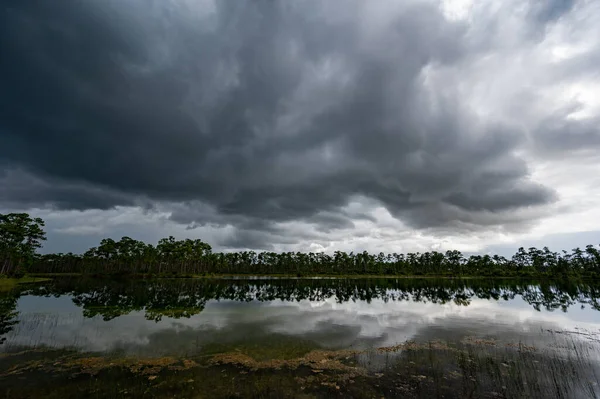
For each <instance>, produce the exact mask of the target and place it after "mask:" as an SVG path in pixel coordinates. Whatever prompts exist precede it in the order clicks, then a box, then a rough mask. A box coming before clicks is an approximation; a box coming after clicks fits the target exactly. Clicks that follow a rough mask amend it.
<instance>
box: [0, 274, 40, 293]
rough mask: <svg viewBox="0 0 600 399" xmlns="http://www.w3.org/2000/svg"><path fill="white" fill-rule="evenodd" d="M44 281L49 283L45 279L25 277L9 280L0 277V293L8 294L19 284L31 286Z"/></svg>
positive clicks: (2, 276) (8, 278)
mask: <svg viewBox="0 0 600 399" xmlns="http://www.w3.org/2000/svg"><path fill="white" fill-rule="evenodd" d="M44 281H50V278H47V277H32V276H25V277H21V278H10V277H6V276H4V275H0V292H8V291H11V290H13V289H15V288H17V287H18V286H19V285H21V284H33V283H42V282H44Z"/></svg>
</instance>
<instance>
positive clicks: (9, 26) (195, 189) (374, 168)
mask: <svg viewBox="0 0 600 399" xmlns="http://www.w3.org/2000/svg"><path fill="white" fill-rule="evenodd" d="M365 4H366V2H344V3H343V4H342V3H341V2H340V3H335V4H334V2H322V1H304V2H293V3H292V2H277V1H232V2H217V3H216V4H215V5H212V3H211V2H209V1H199V2H185V1H181V2H162V1H151V2H147V1H128V2H122V1H116V0H115V1H87V2H52V3H50V2H43V1H9V2H8V4H7V5H5V6H3V7H2V9H1V10H0V54H2V57H0V76H1V79H2V90H1V91H0V160H2V161H3V162H4V165H8V166H6V167H5V169H6V170H20V171H23V172H22V173H27V174H28V176H31V177H30V178H29V179H30V181H31V182H30V183H28V182H29V180H27V179H24V180H18V179H17V180H18V181H15V179H12V178H10V173H14V172H8V173H9V175H8V180H7V181H9V182H10V184H6V185H5V190H4V192H3V193H2V195H0V200H1V201H3V202H11V201H12V202H19V201H23V202H24V203H27V204H38V203H43V204H53V205H54V206H58V207H61V208H65V209H71V208H75V209H84V208H92V207H94V208H96V207H97V208H106V207H109V206H111V205H112V206H115V205H129V204H134V203H136V201H137V199H138V198H139V197H143V198H150V199H152V200H153V201H157V202H168V203H171V204H174V203H177V202H182V205H181V206H174V207H173V215H172V219H173V220H175V221H177V222H181V223H188V224H190V226H192V227H193V225H194V223H209V224H217V225H226V224H231V225H233V226H237V227H241V230H244V229H254V230H262V231H263V233H262V234H265V235H267V236H268V235H270V234H272V230H273V229H274V227H273V226H271V223H272V222H282V221H291V220H306V221H308V222H309V223H315V224H318V225H320V226H321V228H323V229H325V230H327V228H346V227H351V226H352V223H353V222H352V220H351V219H350V218H349V217H348V216H347V215H344V213H343V212H342V211H340V207H341V206H344V205H345V204H346V203H347V202H348V200H349V199H350V198H351V197H352V196H355V195H362V196H364V197H368V198H372V199H374V200H375V201H376V202H378V203H380V204H383V205H384V206H385V207H386V208H387V209H388V210H389V211H390V212H391V213H392V214H393V215H395V216H397V217H399V218H400V219H402V220H403V221H405V222H406V223H408V224H410V225H412V226H414V227H435V226H447V225H452V224H454V223H457V222H466V223H469V224H471V225H473V226H478V225H485V224H486V223H487V222H486V220H485V218H484V219H481V220H479V219H478V217H477V214H476V213H471V214H470V213H469V212H471V211H473V212H494V213H498V212H500V213H501V212H503V211H507V210H511V209H515V208H519V207H527V206H534V205H540V204H544V203H547V202H549V201H551V200H552V199H553V195H552V193H551V191H550V190H549V189H547V188H545V187H543V186H540V185H534V184H533V183H530V182H529V181H528V180H527V175H528V168H527V165H526V163H525V161H524V160H523V159H520V158H518V157H517V156H516V155H514V153H515V149H517V148H518V147H519V146H520V145H521V144H522V140H523V134H522V132H519V131H515V130H514V129H513V128H510V127H507V126H503V125H500V124H497V123H495V124H485V123H481V122H478V123H471V122H470V117H471V116H470V114H469V111H468V110H467V109H463V108H461V107H460V105H458V104H457V102H456V101H455V100H454V99H445V98H443V97H439V98H438V97H436V96H435V93H430V92H428V90H427V88H426V85H425V83H424V82H425V80H426V79H425V75H424V71H425V69H426V67H427V66H428V65H452V64H453V63H456V62H459V61H460V60H462V59H464V58H465V57H467V56H468V55H469V51H471V50H472V49H469V48H468V46H467V45H466V44H465V43H466V41H465V40H464V35H465V32H466V28H465V26H462V25H461V24H460V23H457V22H449V21H447V20H446V19H444V17H443V16H442V14H441V12H440V11H439V9H438V8H436V7H434V6H433V5H431V4H428V3H423V4H421V5H409V4H407V5H406V6H404V7H403V8H404V9H403V10H402V11H401V12H396V11H394V12H391V11H390V13H385V12H383V13H379V14H377V15H375V16H373V17H372V20H369V19H368V18H367V17H365V15H364V10H363V8H364V7H365ZM213 7H214V9H213ZM553 10H554V9H551V10H546V9H540V11H539V12H540V13H541V14H540V15H542V14H543V15H545V16H544V18H545V19H549V18H553V17H552V16H553V15H555V14H554V13H555V12H557V11H553ZM544 13H545V14H544ZM388 14H389V15H391V17H390V16H389V15H388ZM377 18H380V19H382V20H381V21H379V20H377ZM386 18H387V19H386ZM5 179H7V178H5ZM55 182H60V184H58V185H55ZM27 185H29V186H27ZM186 204H187V205H186ZM190 204H191V205H194V204H196V206H190ZM270 229H271V230H270ZM244 234H245V233H244V231H241V232H239V234H238V235H237V236H235V237H233V238H232V240H233V241H236V243H237V244H242V241H243V240H246V241H247V240H248V239H250V238H249V237H247V236H245V235H244ZM257 240H258V241H257ZM260 240H261V237H259V236H256V235H255V236H254V237H253V238H252V239H251V241H253V242H252V246H257V247H258V246H260V245H259V244H260V243H259V241H260Z"/></svg>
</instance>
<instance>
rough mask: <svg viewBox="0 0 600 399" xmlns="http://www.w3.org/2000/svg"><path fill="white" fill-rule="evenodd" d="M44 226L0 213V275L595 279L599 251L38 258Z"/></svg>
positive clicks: (109, 243)
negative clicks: (37, 250)
mask: <svg viewBox="0 0 600 399" xmlns="http://www.w3.org/2000/svg"><path fill="white" fill-rule="evenodd" d="M43 226H44V222H43V220H41V219H33V218H31V217H29V215H27V214H8V215H0V262H2V270H1V271H0V274H7V275H17V276H20V275H22V274H23V273H25V272H29V273H83V274H154V275H166V274H170V275H188V276H192V275H219V274H241V275H273V274H281V275H294V276H319V275H321V276H349V275H380V276H402V275H404V276H440V277H442V276H463V277H464V276H490V277H491V276H498V277H542V276H544V277H561V278H562V277H586V278H596V277H600V250H599V249H598V248H597V247H595V246H593V245H588V246H587V247H586V248H585V249H580V248H576V249H573V250H572V252H567V251H562V252H561V253H557V252H552V251H550V250H549V249H548V248H546V247H544V248H543V249H536V248H529V249H527V250H525V249H524V248H519V250H518V251H517V253H516V254H515V255H513V256H512V257H511V258H506V257H504V256H499V255H494V256H490V255H471V256H469V257H465V256H463V254H462V253H461V252H459V251H447V252H445V253H442V252H437V251H432V252H424V253H418V252H417V253H408V254H398V253H392V254H384V253H379V254H369V253H367V252H359V253H354V252H351V253H345V252H341V251H336V252H335V253H334V254H333V255H330V254H326V253H301V252H285V253H274V252H254V251H244V252H227V253H214V252H212V248H211V246H210V245H209V244H207V243H205V242H203V241H202V240H191V239H185V240H176V239H175V238H174V237H169V238H163V239H161V240H160V241H159V242H158V244H157V245H156V246H154V245H152V244H146V243H144V242H142V241H138V240H134V239H132V238H130V237H123V238H121V239H120V240H119V241H115V240H113V239H111V238H105V239H103V240H102V241H101V242H100V243H99V245H98V246H97V247H93V248H90V249H89V250H88V251H86V252H85V253H84V254H82V255H78V254H73V253H68V254H63V253H59V254H45V255H40V254H36V253H35V250H36V249H37V248H39V247H40V246H41V242H42V241H43V240H45V233H44V231H43Z"/></svg>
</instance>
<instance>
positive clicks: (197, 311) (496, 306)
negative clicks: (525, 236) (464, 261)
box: [0, 279, 600, 397]
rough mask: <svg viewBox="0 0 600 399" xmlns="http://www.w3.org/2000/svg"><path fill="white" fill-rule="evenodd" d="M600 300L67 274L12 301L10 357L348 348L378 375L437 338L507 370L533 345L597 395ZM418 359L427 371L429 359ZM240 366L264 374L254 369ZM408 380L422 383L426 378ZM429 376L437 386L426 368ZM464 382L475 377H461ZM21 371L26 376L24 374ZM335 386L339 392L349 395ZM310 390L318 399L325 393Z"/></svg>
mask: <svg viewBox="0 0 600 399" xmlns="http://www.w3.org/2000/svg"><path fill="white" fill-rule="evenodd" d="M599 298H600V286H597V285H594V284H574V283H572V284H570V283H556V282H544V283H539V282H535V281H527V282H526V281H517V280H512V281H511V280H507V281H499V280H492V281H484V280H465V281H460V280H437V281H436V280H428V279H419V280H409V279H368V280H357V279H346V280H344V279H324V280H315V279H306V280H303V279H293V280H291V279H290V280H286V279H277V280H260V279H252V280H240V279H214V280H213V279H197V280H187V279H170V280H169V279H163V280H121V281H112V280H81V279H57V280H54V281H52V282H50V283H44V285H40V286H29V287H26V288H21V289H20V290H18V291H14V292H11V293H7V294H3V296H2V299H1V302H0V310H1V313H2V314H0V333H1V334H2V335H1V336H2V339H3V343H2V345H0V352H4V353H5V356H7V355H9V354H14V353H33V352H34V350H44V351H50V352H52V353H59V352H60V351H69V353H70V354H71V355H70V356H74V355H73V354H74V353H75V354H82V355H83V354H86V356H87V355H89V354H93V355H94V356H110V357H111V359H115V358H119V357H121V358H135V359H147V358H164V357H173V358H177V359H183V358H186V359H196V361H199V360H198V359H208V358H210V357H211V356H215V355H219V354H228V353H237V354H243V355H244V356H249V357H250V358H251V359H253V360H252V361H267V360H272V359H276V360H281V359H284V360H289V359H297V358H302V357H303V356H305V355H306V354H307V353H313V352H314V351H330V352H331V353H342V352H339V351H344V350H349V351H352V352H348V353H351V354H352V358H353V363H352V367H360V368H361V370H363V369H364V370H365V373H367V374H369V375H377V376H378V378H381V374H382V373H386V372H388V371H390V369H391V368H393V367H398V365H399V364H400V365H402V364H410V362H409V363H407V362H406V359H404V360H403V357H406V350H404V348H400V347H397V345H399V344H403V343H406V342H411V343H414V344H416V345H422V346H423V348H427V345H430V346H429V348H431V342H436V343H438V344H439V343H442V344H443V345H444V346H445V347H446V346H451V347H452V348H453V350H454V348H459V349H460V350H461V351H462V350H467V349H468V348H471V347H477V348H483V349H485V351H486V356H492V357H493V358H494V359H496V360H498V359H499V360H498V361H499V362H500V363H499V364H502V365H504V364H508V363H506V362H508V360H506V359H508V357H509V356H512V355H511V354H510V353H509V352H507V351H510V350H512V349H511V348H517V349H516V351H515V356H517V355H518V356H521V354H522V352H523V351H522V350H521V348H525V349H526V350H528V351H529V352H534V351H535V352H536V353H538V354H544V356H546V358H548V357H549V358H551V359H552V361H553V362H554V363H553V364H556V362H561V361H563V360H565V361H571V360H572V358H573V359H575V357H576V358H577V359H578V360H577V361H578V362H579V363H578V367H580V368H581V370H580V371H581V372H580V373H579V374H577V378H576V379H575V377H573V381H575V382H573V383H572V384H571V385H572V386H571V387H570V388H569V389H567V388H568V387H567V388H565V390H564V394H567V395H569V396H572V395H575V396H582V397H594V396H595V395H596V394H597V393H598V391H597V389H596V387H597V384H598V382H600V381H598V380H597V379H596V375H599V376H600V368H599V367H598V366H599V364H600V363H599V362H600V355H599V353H600V352H599V351H598V350H597V349H598V348H597V345H598V343H599V342H600V341H599V340H600V336H599V335H598V334H599V333H600V311H599V310H600V302H599ZM394 347H395V349H394ZM445 347H444V348H443V349H444V350H445ZM465 348H466V349H465ZM457 350H458V349H457ZM478 350H479V349H478ZM490 350H493V353H491V354H490V353H489V352H490ZM336 351H338V352H336ZM582 351H583V352H582ZM580 352H581V353H580ZM344 353H345V352H344ZM413 353H414V352H413ZM465 353H467V352H465ZM574 353H575V354H576V356H575V355H573V354H574ZM582 353H583V354H582ZM584 355H585V356H584ZM48 356H49V355H48ZM461 356H462V355H461ZM507 356H508V357H507ZM574 356H575V357H574ZM10 358H11V362H10V365H6V367H7V369H8V370H10V369H9V368H8V367H9V366H10V367H13V369H14V367H15V360H14V356H10ZM440 359H442V360H443V359H444V357H443V356H442V357H440ZM25 360H29V361H30V358H24V359H23V361H25ZM414 360H415V359H413V363H414V364H415V366H414V367H415V368H416V367H417V365H418V363H419V362H418V361H416V362H415V361H414ZM446 360H447V361H448V362H449V361H450V360H448V359H446ZM446 360H444V361H446ZM454 360H456V359H454ZM459 360H460V359H459ZM530 360H531V359H530ZM327 361H329V360H327ZM519 361H525V360H523V359H521V360H519ZM527 361H529V360H527ZM531 361H535V362H540V361H542V362H543V361H544V360H539V359H538V360H531ZM432 362H433V361H432ZM311 364H312V363H311ZM324 364H325V363H324ZM336 364H337V363H336ZM457 364H458V363H457ZM532 364H534V363H532ZM1 366H2V362H1V361H0V367H1ZM237 366H240V367H241V366H244V367H246V368H249V369H253V368H254V369H257V367H255V365H254V364H253V365H252V367H250V366H248V364H245V363H243V362H240V364H238V365H237ZM563 366H564V365H561V367H563ZM261 367H262V366H261ZM427 367H428V370H430V372H431V373H433V371H432V370H434V368H436V367H437V368H438V369H439V370H441V371H440V373H441V374H440V378H444V373H446V372H448V373H449V372H450V370H451V369H452V368H451V367H450V366H449V365H445V364H442V363H440V364H436V365H434V364H433V363H432V364H431V365H428V366H427ZM461 367H462V366H461ZM506 367H508V366H506ZM444 370H446V371H444ZM457 370H458V369H457ZM500 371H502V367H500ZM318 372H319V373H320V371H319V370H318ZM558 372H559V371H558V370H557V373H558ZM395 373H396V374H397V375H400V372H398V370H395ZM407 373H408V374H410V375H417V374H415V373H416V371H415V370H408V371H407ZM419 373H421V374H418V376H419V377H420V378H421V377H423V379H425V378H428V375H427V372H426V371H423V370H420V371H419ZM423 373H425V375H424V374H423ZM457 373H459V374H461V375H463V376H464V375H465V371H464V370H462V371H461V370H458V371H457ZM499 373H500V372H499ZM5 374H6V373H5ZM234 374H235V373H234ZM7 375H8V374H7ZM20 375H21V376H24V377H23V378H25V380H27V373H26V372H21V373H20ZM361 375H362V374H361ZM498 375H500V374H498ZM1 378H2V377H0V383H1V382H2V381H3V380H2V379H1ZM282 378H283V377H282ZM386 378H387V377H386ZM432 378H433V377H432ZM478 378H479V377H478ZM498 378H499V377H498ZM506 378H508V377H503V381H505V380H506ZM511 378H514V379H521V380H522V379H523V378H524V377H523V376H513V377H511ZM536 378H539V377H536ZM440 381H441V380H440ZM507 381H509V382H510V379H509V380H507ZM565 382H566V380H565ZM322 383H326V382H321V384H322ZM440 383H441V382H438V381H434V380H432V381H431V384H433V385H435V384H440ZM515 383H518V381H515ZM550 383H551V382H548V384H550ZM560 383H561V382H560V381H559V382H558V384H560ZM336 384H338V385H336V386H337V388H335V387H334V388H332V389H334V392H336V393H343V392H345V393H346V394H349V393H348V392H346V391H344V389H345V387H343V386H340V384H341V383H340V382H336ZM503 384H506V381H505V382H503ZM554 384H556V382H554ZM374 385H377V388H379V385H385V384H383V383H382V384H374ZM463 385H464V383H463ZM476 385H477V389H487V388H482V387H483V386H485V384H476ZM322 386H323V387H325V388H327V385H322ZM503 386H504V387H506V385H500V387H503ZM411 387H412V388H414V387H413V386H412V385H411V386H410V387H409V388H403V389H409V390H410V389H412V388H411ZM418 387H420V388H419V389H420V390H421V391H422V392H421V391H419V390H417V391H414V392H413V391H411V392H408V391H404V392H395V393H393V392H392V393H393V394H388V393H387V391H386V393H385V395H386V396H395V395H396V394H398V395H400V394H401V393H402V394H404V395H408V394H409V393H411V394H414V395H413V396H423V395H425V393H426V392H428V391H427V390H424V391H423V389H424V388H423V387H422V384H421V383H419V385H418ZM377 388H374V389H377ZM492 388H493V389H499V390H500V391H501V389H500V388H494V387H490V388H489V389H492ZM12 389H13V391H12V392H15V388H14V387H13V388H12ZM290 389H291V390H292V391H293V389H294V388H290ZM386 389H387V388H386ZM390 389H392V388H390ZM505 389H509V388H505ZM548 389H549V392H554V393H555V394H556V395H557V396H560V395H559V393H556V392H559V391H560V389H562V388H559V391H556V389H555V388H548ZM17 391H18V390H17ZM338 391H339V392H338ZM269 392H270V391H269ZM390 392H391V391H390ZM419 392H421V394H422V395H421V394H419ZM448 392H451V391H448ZM448 392H447V394H448ZM474 392H476V391H474ZM532 392H534V391H532ZM535 392H543V390H541V391H540V390H539V389H538V390H537V391H535ZM288 393H289V392H288ZM313 393H314V394H315V395H316V396H319V394H320V391H314V392H313ZM321 393H322V392H321ZM494 393H495V394H499V395H503V393H502V392H497V391H494ZM323 394H324V395H325V396H327V393H323ZM377 394H379V393H378V392H377ZM369 395H370V394H369ZM369 395H366V396H365V397H369ZM266 396H272V395H270V394H269V395H266ZM275 396H285V395H275ZM293 396H294V395H292V397H293ZM351 396H356V393H355V394H353V395H351ZM400 396H402V395H400ZM409 396H410V395H409ZM425 396H426V395H425ZM446 396H447V395H446ZM459 396H460V395H459ZM15 397H19V396H18V395H16V396H15ZM190 397H193V396H190ZM540 397H541V396H540Z"/></svg>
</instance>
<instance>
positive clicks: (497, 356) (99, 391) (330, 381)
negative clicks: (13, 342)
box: [0, 336, 600, 398]
mask: <svg viewBox="0 0 600 399" xmlns="http://www.w3.org/2000/svg"><path fill="white" fill-rule="evenodd" d="M556 337H559V336H556ZM564 338H565V337H563V336H560V338H556V341H555V343H559V342H560V343H561V344H565V345H566V347H567V348H568V349H567V350H566V351H559V350H557V349H556V348H555V347H554V346H551V345H550V346H547V347H544V348H539V350H535V351H534V350H531V348H529V349H528V350H522V347H521V346H520V345H519V343H516V342H513V343H505V344H503V345H498V344H492V342H491V341H489V340H485V339H482V338H479V337H470V338H467V339H465V340H464V341H463V342H461V343H451V342H440V341H431V342H423V343H416V342H406V343H403V344H401V345H397V346H394V347H382V348H377V349H375V350H338V351H323V350H315V351H311V352H309V353H307V354H305V355H303V356H299V357H296V358H291V359H287V360H286V359H281V358H273V359H270V360H257V359H254V358H252V357H251V356H248V355H245V354H241V353H240V352H238V351H233V352H224V353H218V354H214V355H211V356H208V357H205V356H198V357H196V358H184V359H177V358H173V357H164V358H150V359H144V358H142V359H140V358H127V357H126V358H119V357H114V356H99V355H92V356H89V355H86V354H79V353H70V352H65V351H51V350H47V351H45V353H44V351H40V350H39V349H38V350H37V351H35V352H33V353H29V352H28V351H25V352H20V353H14V354H9V355H4V356H3V357H1V358H0V367H2V365H3V364H4V362H5V360H6V359H7V358H13V360H14V358H19V357H21V358H25V357H27V356H31V355H34V356H37V357H36V358H35V359H33V360H29V361H24V362H21V363H19V364H17V365H13V366H12V367H9V368H8V369H6V370H4V371H2V372H0V385H2V386H7V387H8V386H10V390H9V391H6V392H10V397H15V398H20V397H27V395H28V394H31V393H32V392H48V393H49V395H50V396H48V397H65V398H68V397H76V395H77V394H84V393H86V394H91V393H93V394H94V395H96V396H97V397H110V395H114V394H115V393H118V395H119V396H125V397H142V396H143V397H156V398H166V397H171V396H170V395H172V394H173V393H174V392H176V393H177V397H184V398H187V397H189V398H197V397H213V398H227V397H317V398H319V397H332V396H333V397H347V396H352V397H357V398H371V397H382V396H383V397H409V398H412V397H415V398H417V397H423V398H424V397H438V396H440V397H450V398H455V397H456V398H458V397H460V398H464V397H478V398H479V397H488V398H493V397H507V398H512V397H540V398H542V397H544V398H546V397H574V396H577V397H596V395H597V393H598V389H599V387H598V382H600V380H599V379H598V376H597V374H596V372H597V369H598V367H597V365H595V364H594V363H593V362H592V360H591V357H593V355H594V354H597V350H598V348H597V347H595V346H594V347H590V346H588V345H587V344H585V343H582V342H580V341H577V340H575V339H573V337H572V336H568V339H564ZM509 344H510V345H509ZM41 354H43V355H44V356H43V357H41V356H40V355H41ZM364 356H367V357H368V358H375V357H378V356H386V357H387V359H386V363H385V366H384V367H380V368H375V369H373V368H371V367H369V366H368V365H367V364H361V362H360V358H361V357H364ZM0 370H1V369H0ZM33 375H35V376H36V378H37V379H36V380H35V381H33V380H32V381H31V384H30V385H28V386H22V385H21V386H19V385H17V384H14V383H12V384H11V383H10V381H14V379H15V377H19V378H32V377H33ZM109 381H111V383H108V382H109ZM65 382H66V384H65ZM7 389H9V388H7ZM58 395H62V396H58Z"/></svg>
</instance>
